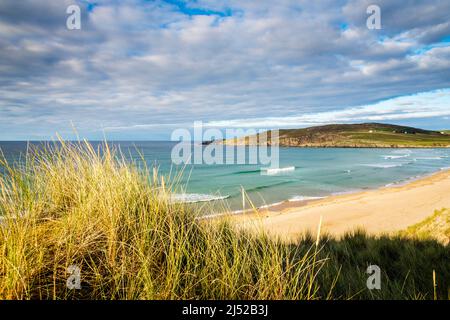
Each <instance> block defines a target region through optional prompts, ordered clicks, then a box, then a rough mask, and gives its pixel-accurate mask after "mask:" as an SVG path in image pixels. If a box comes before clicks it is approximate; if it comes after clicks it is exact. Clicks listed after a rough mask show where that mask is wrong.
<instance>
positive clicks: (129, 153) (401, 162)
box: [0, 141, 450, 214]
mask: <svg viewBox="0 0 450 320" xmlns="http://www.w3.org/2000/svg"><path fill="white" fill-rule="evenodd" d="M91 143H92V144H93V145H94V146H97V145H100V144H101V142H91ZM108 143H109V144H110V145H112V146H114V147H116V148H119V149H120V150H121V152H122V154H123V155H124V156H125V157H126V158H127V159H128V160H129V161H134V162H135V163H136V165H138V166H140V167H143V166H144V165H145V166H147V167H150V168H151V167H157V168H158V170H159V173H160V174H162V175H164V176H165V177H166V178H167V180H172V181H176V183H174V184H173V189H174V190H173V196H172V199H173V201H177V202H186V203H191V204H200V205H203V206H205V205H206V206H207V207H208V209H207V210H205V212H208V213H210V214H220V212H222V211H224V210H231V211H233V212H241V211H242V210H243V209H249V208H252V207H253V206H254V207H270V206H274V205H278V204H280V203H288V202H304V201H310V200H314V199H320V198H325V197H328V196H330V195H336V194H343V193H351V192H357V191H362V190H368V189H375V188H380V187H393V186H396V185H401V184H404V183H407V182H409V181H411V180H414V179H418V178H420V177H424V176H427V175H430V174H432V173H434V172H438V171H441V170H446V169H450V149H448V148H447V149H446V148H436V149H415V148H411V149H403V148H402V149H387V148H386V149H379V148H373V149H372V148H280V149H279V160H280V166H279V167H280V168H281V170H274V171H272V172H270V174H268V173H267V171H264V166H263V165H260V164H213V165H210V164H184V165H183V164H180V165H175V164H174V163H173V162H172V160H171V152H172V149H173V147H174V146H175V145H176V143H177V142H168V141H120V142H108ZM29 144H33V145H36V146H40V145H42V142H13V141H9V142H0V150H1V152H2V153H3V157H5V158H6V160H7V161H8V162H11V163H14V162H15V163H18V162H20V161H24V160H23V159H25V154H26V152H27V147H28V145H29ZM203 148H204V147H203ZM237 148H247V147H244V146H242V147H237ZM243 191H244V192H243Z"/></svg>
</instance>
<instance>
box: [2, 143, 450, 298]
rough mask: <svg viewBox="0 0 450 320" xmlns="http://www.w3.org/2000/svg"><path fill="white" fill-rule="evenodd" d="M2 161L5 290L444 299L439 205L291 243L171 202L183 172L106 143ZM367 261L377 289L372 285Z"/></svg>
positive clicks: (63, 294) (448, 283)
mask: <svg viewBox="0 0 450 320" xmlns="http://www.w3.org/2000/svg"><path fill="white" fill-rule="evenodd" d="M2 165H3V166H4V168H5V173H4V174H3V175H2V176H1V177H0V191H1V192H0V216H1V217H2V219H1V221H0V299H69V298H72V299H449V289H450V269H449V268H448V265H449V264H450V247H449V246H448V245H447V244H445V243H443V242H442V241H438V240H436V239H433V238H432V237H431V236H430V235H434V233H433V228H434V226H435V224H436V223H438V224H439V225H441V224H442V221H443V219H442V214H444V212H442V213H437V215H436V216H434V217H431V218H430V220H429V221H427V222H424V224H423V226H415V227H414V228H411V229H409V230H407V231H405V233H404V234H399V235H395V236H392V235H391V236H387V235H386V236H379V237H369V236H367V235H365V233H364V232H363V231H360V230H355V231H354V232H353V233H351V234H347V235H346V236H344V237H343V238H342V239H333V238H331V237H328V236H327V235H322V236H321V237H320V238H318V239H315V238H313V237H311V236H309V235H303V236H299V238H298V240H297V241H295V242H293V243H284V242H281V241H279V240H277V239H276V238H273V237H269V236H268V235H266V234H264V233H263V232H262V231H261V232H254V233H249V232H244V231H238V230H236V229H234V228H233V227H232V226H231V224H229V223H227V222H226V221H222V222H218V221H210V220H199V219H197V217H196V213H195V212H193V211H192V209H189V208H188V207H186V206H185V205H183V204H179V203H173V202H171V201H170V190H171V189H172V187H173V186H172V184H176V179H175V180H172V183H170V182H168V181H167V179H166V178H164V177H162V176H160V175H159V174H158V172H157V170H155V169H149V168H142V167H140V168H139V167H137V166H136V165H135V164H133V163H129V162H127V161H125V160H124V158H123V157H122V156H121V155H120V153H118V152H116V151H115V150H111V149H109V148H108V147H107V146H106V145H105V146H103V148H102V149H99V150H96V149H94V148H93V147H92V146H91V145H89V144H88V143H74V144H72V143H62V146H61V147H48V148H46V149H43V150H42V149H40V150H37V149H34V150H30V152H29V154H28V155H27V161H26V163H25V164H22V165H19V164H16V165H13V164H7V163H4V162H3V163H2ZM436 219H437V221H438V222H435V221H436ZM445 221H446V222H445V223H447V221H448V219H447V220H445ZM425 225H426V229H427V230H429V231H427V233H422V232H419V233H418V234H416V231H415V230H419V229H420V230H422V229H424V228H425V227H424V226H425ZM439 228H440V230H441V229H443V230H444V229H445V228H447V227H442V228H441V227H439ZM445 230H447V229H445ZM445 232H447V231H445ZM369 265H378V266H379V267H380V268H381V289H380V290H377V289H374V290H369V289H368V288H367V286H366V281H367V278H368V274H367V273H366V270H367V267H368V266H369ZM73 270H78V271H79V275H80V283H79V284H80V289H73V287H70V285H69V286H68V280H70V279H73V278H71V277H72V276H73V275H74V274H73ZM433 275H434V277H433ZM433 278H434V279H435V281H434V280H433ZM70 283H72V282H70V281H69V284H70Z"/></svg>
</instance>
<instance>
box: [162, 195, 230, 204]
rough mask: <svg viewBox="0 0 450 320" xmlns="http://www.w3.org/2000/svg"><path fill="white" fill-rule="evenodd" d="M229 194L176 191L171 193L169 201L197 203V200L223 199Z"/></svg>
mask: <svg viewBox="0 0 450 320" xmlns="http://www.w3.org/2000/svg"><path fill="white" fill-rule="evenodd" d="M229 197H230V196H229V195H226V196H217V195H212V194H201V193H181V194H180V193H178V194H172V195H171V199H170V200H171V201H172V202H174V203H180V202H182V203H197V202H209V201H217V200H224V199H227V198H229Z"/></svg>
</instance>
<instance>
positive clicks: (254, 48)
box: [0, 0, 450, 140]
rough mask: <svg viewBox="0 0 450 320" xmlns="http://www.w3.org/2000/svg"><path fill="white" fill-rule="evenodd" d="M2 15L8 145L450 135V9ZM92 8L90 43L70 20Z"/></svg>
mask: <svg viewBox="0 0 450 320" xmlns="http://www.w3.org/2000/svg"><path fill="white" fill-rule="evenodd" d="M372 2H373V1H366V0H360V1H353V0H338V1H335V0H326V1H325V0H324V1H306V0H305V1H299V0H296V1H293V0H292V1H291V0H280V1H276V2H274V1H268V0H258V1H237V0H227V1H225V0H215V1H212V0H197V1H180V0H166V1H159V0H154V1H143V0H129V1H114V0H111V1H107V0H97V1H86V0H84V1H76V0H62V1H50V0H47V1H44V0H23V1H14V0H3V1H1V2H0V140H29V139H31V140H38V139H49V138H52V137H54V136H55V133H56V132H58V133H59V134H61V135H62V136H63V137H66V138H72V137H74V134H73V128H76V130H77V132H78V134H79V135H80V136H82V137H85V138H88V139H102V138H103V137H104V136H106V137H107V138H110V139H126V140H132V139H140V140H152V139H168V138H169V137H170V134H171V132H172V131H173V130H175V129H177V128H189V127H191V126H192V125H193V122H194V121H203V123H204V124H205V126H207V127H217V128H220V129H226V128H239V127H242V128H248V127H254V128H258V129H261V128H267V129H268V128H287V127H289V128H295V127H305V126H312V125H319V124H326V123H336V122H339V123H351V122H367V121H377V122H386V123H397V124H405V125H411V126H419V127H423V128H429V129H442V128H450V120H449V119H450V19H449V12H450V2H449V1H439V0H430V1H424V0H423V1H416V0H409V1H406V2H405V1H388V0H380V1H376V3H377V5H379V6H380V8H381V18H382V20H381V23H382V29H381V30H369V29H368V28H367V27H366V19H367V17H368V15H367V13H366V9H367V7H368V6H369V5H370V4H372ZM74 3H75V4H78V5H79V6H80V7H81V19H82V29H81V30H67V29H66V18H67V14H66V8H67V6H69V5H71V4H74Z"/></svg>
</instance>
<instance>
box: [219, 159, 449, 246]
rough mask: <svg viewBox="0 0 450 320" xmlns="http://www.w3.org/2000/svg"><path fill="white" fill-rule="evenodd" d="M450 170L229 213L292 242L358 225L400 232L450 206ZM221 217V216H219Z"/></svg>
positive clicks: (242, 224)
mask: <svg viewBox="0 0 450 320" xmlns="http://www.w3.org/2000/svg"><path fill="white" fill-rule="evenodd" d="M448 190H450V169H448V168H446V169H441V170H440V171H437V172H434V173H431V174H427V175H425V176H421V177H415V178H412V180H410V181H405V182H404V183H399V184H394V185H390V186H384V187H380V188H376V189H370V190H364V191H356V192H351V193H345V194H339V195H330V196H328V197H325V198H323V199H313V200H306V201H298V202H292V201H291V202H289V201H285V202H283V203H281V204H277V205H275V206H269V207H267V208H258V212H257V213H255V212H254V210H247V213H245V214H243V213H242V212H241V213H240V214H225V215H222V217H229V218H230V220H231V221H232V222H233V223H235V224H237V226H239V227H242V228H244V229H259V230H260V229H261V228H262V229H263V230H265V231H267V232H268V233H269V234H273V235H276V236H279V237H281V238H285V239H289V240H293V239H295V238H296V237H298V236H299V235H300V234H302V233H305V232H310V233H312V234H316V233H317V228H318V225H319V221H320V219H321V217H322V226H321V230H322V232H324V233H328V234H331V235H334V236H338V237H339V236H342V235H343V234H344V233H346V232H349V231H354V230H356V229H364V230H366V232H368V233H370V234H376V235H380V234H383V233H390V232H396V231H400V230H404V229H406V228H407V227H408V226H410V225H413V224H416V223H418V222H421V221H423V220H424V219H426V218H427V217H428V216H431V215H432V214H433V213H434V211H435V210H439V209H442V208H445V207H446V208H450V193H449V192H448ZM216 218H220V217H216Z"/></svg>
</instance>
